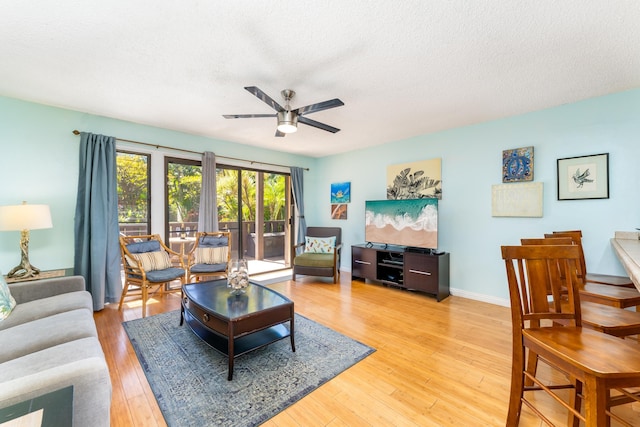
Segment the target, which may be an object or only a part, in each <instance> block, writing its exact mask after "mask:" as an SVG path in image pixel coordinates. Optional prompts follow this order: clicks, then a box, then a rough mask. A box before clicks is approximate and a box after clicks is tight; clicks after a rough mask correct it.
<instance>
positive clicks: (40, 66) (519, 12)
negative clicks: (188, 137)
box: [0, 0, 640, 157]
mask: <svg viewBox="0 0 640 427" xmlns="http://www.w3.org/2000/svg"><path fill="white" fill-rule="evenodd" d="M0 58H2V60H1V65H0V95H4V96H8V97H14V98H19V99H25V100H29V101H34V102H38V103H43V104H47V105H53V106H59V107H63V108H69V109H73V110H78V111H83V112H88V113H92V114H98V115H102V116H107V117H114V118H118V119H123V120H128V121H132V122H136V123H142V124H147V125H152V126H157V127H161V128H167V129H173V130H177V131H182V132H187V133H190V134H195V135H204V136H207V137H211V138H217V139H223V140H229V141H233V142H238V143H241V144H248V145H254V146H259V147H265V148H269V149H275V150H280V151H286V152H291V153H297V154H303V155H308V156H314V157H321V156H326V155H330V154H334V153H341V152H345V151H350V150H355V149H358V148H363V147H367V146H373V145H378V144H383V143H386V142H391V141H396V140H400V139H404V138H408V137H411V136H415V135H421V134H425V133H430V132H435V131H439V130H443V129H449V128H454V127H459V126H464V125H469V124H473V123H479V122H484V121H488V120H493V119H497V118H501V117H507V116H512V115H516V114H521V113H526V112H530V111H535V110H540V109H544V108H548V107H553V106H557V105H561V104H566V103H571V102H575V101H579V100H582V99H587V98H591V97H595V96H600V95H604V94H609V93H614V92H619V91H624V90H628V89H632V88H637V87H640V2H638V1H637V0H626V1H619V0H563V1H558V0H531V1H529V0H527V1H514V0H484V1H482V0H476V1H470V0H449V1H444V0H440V1H435V0H429V1H427V0H396V1H391V0H375V1H366V0H358V1H351V0H349V1H348V0H324V1H321V0H314V1H301V0H279V1H246V0H245V1H242V0H240V1H229V0H226V1H225V0H182V1H176V0H135V1H132V0H109V1H104V0H59V1H49V0H36V1H33V0H32V1H25V0H3V1H1V2H0ZM244 86H258V87H259V88H260V89H262V90H263V91H264V92H265V93H267V94H268V95H270V96H271V97H272V98H273V99H275V100H276V101H278V102H280V103H281V105H284V102H283V101H282V99H281V97H280V91H281V90H282V89H286V88H289V89H293V90H295V91H296V92H297V95H296V97H295V98H294V100H293V102H292V107H294V108H296V107H300V106H303V105H307V104H312V103H316V102H320V101H325V100H328V99H332V98H340V99H341V100H342V101H343V102H344V103H345V105H344V106H343V107H339V108H335V109H331V110H326V111H322V112H317V113H314V114H312V115H309V116H308V117H309V118H312V119H314V120H317V121H320V122H323V123H327V124H329V125H332V126H335V127H337V128H340V129H341V131H340V132H338V133H336V134H332V133H329V132H326V131H322V130H319V129H316V128H313V127H309V126H306V125H303V124H300V125H299V126H298V132H297V133H295V134H292V135H288V136H286V137H285V138H275V137H274V133H275V127H276V119H275V118H252V119H233V120H226V119H224V118H223V117H222V115H223V114H236V113H257V114H263V113H272V112H273V110H271V109H270V108H269V107H268V106H267V105H266V104H265V103H263V102H262V101H260V100H259V99H258V98H256V97H254V96H253V95H251V94H250V93H249V92H247V91H245V90H244V89H243V87H244ZM71 130H72V129H69V131H71ZM81 130H86V131H91V129H81ZM116 136H118V137H121V138H127V135H116ZM148 142H154V141H148ZM472 142H473V141H470V143H472Z"/></svg>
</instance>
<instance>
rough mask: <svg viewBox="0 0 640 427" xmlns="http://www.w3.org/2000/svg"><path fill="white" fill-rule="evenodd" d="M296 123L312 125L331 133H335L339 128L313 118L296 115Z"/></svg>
mask: <svg viewBox="0 0 640 427" xmlns="http://www.w3.org/2000/svg"><path fill="white" fill-rule="evenodd" d="M298 123H304V124H305V125H309V126H313V127H314V128H318V129H322V130H326V131H328V132H331V133H336V132H339V131H340V129H338V128H334V127H333V126H329V125H327V124H324V123H320V122H317V121H315V120H311V119H310V118H308V117H304V116H298Z"/></svg>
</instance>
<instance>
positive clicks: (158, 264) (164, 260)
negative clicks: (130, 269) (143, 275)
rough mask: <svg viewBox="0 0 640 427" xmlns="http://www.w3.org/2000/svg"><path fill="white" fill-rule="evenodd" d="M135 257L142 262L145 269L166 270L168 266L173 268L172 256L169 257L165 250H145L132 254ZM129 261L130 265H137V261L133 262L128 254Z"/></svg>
mask: <svg viewBox="0 0 640 427" xmlns="http://www.w3.org/2000/svg"><path fill="white" fill-rule="evenodd" d="M132 255H133V257H134V258H135V259H136V260H137V261H140V263H142V269H143V270H144V271H154V270H165V269H167V268H171V266H172V265H171V258H169V254H168V253H166V252H165V251H155V252H143V253H140V254H132ZM126 258H128V259H127V262H128V263H129V265H132V266H136V267H137V264H136V263H135V262H132V260H131V259H129V256H128V255H127V256H126Z"/></svg>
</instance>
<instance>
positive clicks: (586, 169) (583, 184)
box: [558, 153, 609, 200]
mask: <svg viewBox="0 0 640 427" xmlns="http://www.w3.org/2000/svg"><path fill="white" fill-rule="evenodd" d="M608 198H609V153H603V154H593V155H590V156H580V157H567V158H564V159H558V200H581V199H608Z"/></svg>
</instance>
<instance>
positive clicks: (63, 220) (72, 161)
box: [0, 97, 316, 273]
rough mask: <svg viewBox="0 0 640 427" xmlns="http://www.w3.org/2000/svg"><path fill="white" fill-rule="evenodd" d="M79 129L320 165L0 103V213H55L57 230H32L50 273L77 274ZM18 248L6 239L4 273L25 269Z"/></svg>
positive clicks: (33, 249)
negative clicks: (39, 209)
mask: <svg viewBox="0 0 640 427" xmlns="http://www.w3.org/2000/svg"><path fill="white" fill-rule="evenodd" d="M74 129H78V130H81V131H86V132H93V133H99V134H105V135H112V136H116V137H119V138H125V139H130V140H134V141H143V142H148V143H153V144H159V145H165V146H171V147H177V148H182V149H186V150H193V151H213V152H215V153H216V154H217V155H219V156H227V157H234V158H240V159H247V160H254V161H260V162H267V163H274V164H280V165H294V166H300V167H306V168H313V165H314V164H315V163H316V160H315V159H312V158H308V157H304V156H298V155H290V154H285V153H281V152H277V151H269V150H262V149H259V148H256V147H249V146H245V145H240V144H234V143H231V142H227V141H218V140H213V139H210V138H204V137H199V136H194V135H188V134H185V133H180V132H174V131H169V130H165V129H160V128H155V127H150V126H143V125H137V124H133V123H129V122H124V121H120V120H113V119H109V118H105V117H99V116H95V115H91V114H85V113H80V112H75V111H70V110H65V109H61V108H54V107H48V106H44V105H40V104H34V103H29V102H24V101H20V100H16V99H11V98H6V97H5V98H3V97H0V147H2V151H1V153H2V154H1V155H0V171H1V173H2V180H3V183H2V187H1V188H2V190H1V191H0V205H14V204H20V203H21V201H22V200H26V201H27V202H28V203H32V204H48V205H50V207H51V216H52V220H53V228H52V229H48V230H33V231H32V232H31V238H30V244H29V259H30V261H31V262H32V263H33V264H34V265H35V266H36V267H38V268H41V269H45V270H49V269H58V268H65V267H73V250H74V249H73V248H74V246H73V219H74V215H75V206H76V192H77V186H78V143H79V141H80V137H79V136H76V135H74V134H73V133H72V131H73V130H74ZM172 155H175V156H178V155H179V153H172ZM152 203H154V201H152ZM19 241H20V233H19V232H18V231H10V232H9V231H2V232H0V271H2V272H4V273H6V272H7V271H8V270H10V269H11V268H12V267H14V266H16V265H18V264H19V262H20V249H19Z"/></svg>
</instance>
